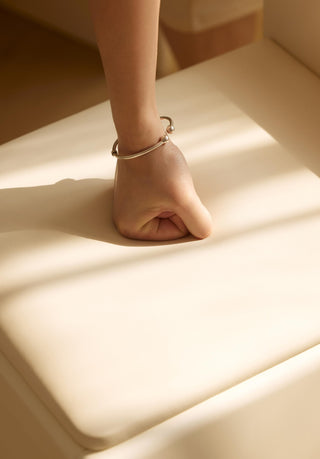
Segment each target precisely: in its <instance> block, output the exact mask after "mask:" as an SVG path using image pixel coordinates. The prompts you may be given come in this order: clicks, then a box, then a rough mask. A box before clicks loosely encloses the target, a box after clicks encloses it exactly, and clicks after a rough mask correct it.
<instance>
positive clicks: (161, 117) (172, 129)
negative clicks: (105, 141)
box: [111, 116, 175, 159]
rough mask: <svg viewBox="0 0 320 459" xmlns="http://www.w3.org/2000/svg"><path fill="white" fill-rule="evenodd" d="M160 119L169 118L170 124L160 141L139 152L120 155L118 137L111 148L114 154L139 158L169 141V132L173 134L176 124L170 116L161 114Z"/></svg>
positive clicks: (121, 157) (118, 156)
mask: <svg viewBox="0 0 320 459" xmlns="http://www.w3.org/2000/svg"><path fill="white" fill-rule="evenodd" d="M160 119H162V120H168V121H169V125H168V126H167V128H166V133H165V134H164V135H163V136H162V137H161V138H160V140H159V142H157V143H156V144H154V145H152V146H151V147H149V148H146V149H145V150H141V151H138V152H137V153H133V154H132V155H119V152H118V144H119V141H118V139H117V140H116V141H115V142H114V144H113V146H112V150H111V154H112V156H115V157H116V158H118V159H133V158H138V157H139V156H143V155H146V154H147V153H150V151H153V150H155V149H156V148H159V147H161V146H162V145H164V144H165V143H167V142H169V136H168V134H172V132H173V131H174V130H175V128H174V124H173V121H172V119H171V118H170V117H169V116H160Z"/></svg>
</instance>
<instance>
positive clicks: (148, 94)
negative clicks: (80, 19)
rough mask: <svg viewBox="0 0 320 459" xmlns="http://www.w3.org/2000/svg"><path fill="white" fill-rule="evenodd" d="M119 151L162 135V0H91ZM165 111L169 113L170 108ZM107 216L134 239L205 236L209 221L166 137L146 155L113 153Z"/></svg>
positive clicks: (149, 142) (131, 150)
mask: <svg viewBox="0 0 320 459" xmlns="http://www.w3.org/2000/svg"><path fill="white" fill-rule="evenodd" d="M90 4H91V10H92V16H93V22H94V26H95V31H96V36H97V42H98V46H99V50H100V55H101V59H102V63H103V67H104V71H105V76H106V81H107V86H108V91H109V95H110V103H111V109H112V116H113V120H114V124H115V127H116V130H117V134H118V139H119V147H118V150H119V154H120V155H128V154H131V153H135V152H137V151H140V150H142V149H145V148H147V147H149V146H151V145H154V144H155V143H156V142H158V141H159V139H160V137H162V136H163V133H164V126H163V124H162V122H161V121H160V115H159V112H158V109H157V103H156V93H155V77H156V63H157V42H158V23H159V9H160V0H91V2H90ZM169 115H170V114H169ZM113 220H114V223H115V225H116V227H117V229H118V231H119V232H120V233H121V234H122V235H124V236H126V237H129V238H132V239H142V240H155V241H156V240H171V239H177V238H181V237H183V236H186V235H187V234H189V233H191V234H192V235H194V236H195V237H197V238H201V239H202V238H205V237H207V236H209V234H210V233H211V229H212V221H211V217H210V214H209V212H208V211H207V209H206V208H205V207H204V206H203V204H202V203H201V201H200V199H199V197H198V195H197V193H196V191H195V189H194V185H193V181H192V177H191V174H190V172H189V169H188V166H187V163H186V161H185V158H184V156H183V154H182V153H181V151H180V150H179V148H178V147H177V146H176V145H174V144H173V143H172V142H171V141H170V142H168V143H167V144H165V145H163V146H161V147H160V148H159V149H157V150H154V151H153V152H151V153H148V154H147V155H144V156H142V157H139V158H135V159H130V160H119V159H118V160H117V167H116V174H115V182H114V201H113Z"/></svg>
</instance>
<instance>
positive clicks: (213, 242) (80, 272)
mask: <svg viewBox="0 0 320 459" xmlns="http://www.w3.org/2000/svg"><path fill="white" fill-rule="evenodd" d="M319 217H320V208H316V209H313V210H310V211H308V212H303V213H301V214H299V215H293V216H289V217H283V218H279V219H273V220H270V221H268V222H265V223H260V224H258V225H256V226H252V227H249V228H244V229H242V230H240V231H239V230H237V231H230V232H228V233H226V234H223V235H221V236H218V237H217V236H213V237H211V238H210V239H207V240H206V241H202V243H201V245H198V244H192V245H189V246H188V250H189V251H195V250H197V251H199V250H202V251H207V250H208V246H218V245H220V244H223V243H225V242H230V241H233V240H236V239H240V238H242V237H247V236H250V235H251V234H256V233H259V232H263V231H266V230H268V229H273V228H277V227H281V226H289V225H293V224H295V223H297V222H302V221H303V220H306V219H316V218H319ZM181 250H182V248H181V247H179V246H175V247H174V248H172V247H171V248H166V249H165V250H163V251H162V252H161V253H160V252H158V253H157V258H164V257H167V256H170V257H171V256H174V255H176V254H177V253H179V252H180V251H181ZM154 256H155V255H154V253H153V252H152V253H149V254H146V253H145V254H144V255H141V256H139V257H135V258H133V259H132V258H130V259H129V258H127V259H121V260H119V261H112V262H110V263H105V262H103V263H99V264H96V265H95V266H91V267H90V268H78V269H74V270H73V271H72V272H69V273H66V272H63V273H60V274H58V275H57V274H56V275H54V276H48V277H47V278H44V279H37V280H34V281H32V282H28V283H26V284H25V285H20V286H19V287H15V288H11V289H8V290H4V291H3V292H2V293H1V294H0V304H3V305H4V303H5V301H6V300H8V299H9V298H10V297H11V296H14V295H17V294H21V293H23V292H26V291H27V290H30V289H32V288H34V287H39V286H44V285H48V284H52V283H55V282H59V281H65V280H66V278H69V279H70V278H75V277H82V276H86V275H88V274H92V273H97V272H103V271H107V270H110V269H112V271H113V272H114V270H115V269H117V268H118V269H119V268H121V266H123V265H126V266H128V265H135V264H139V263H142V262H146V261H147V260H151V259H153V258H154Z"/></svg>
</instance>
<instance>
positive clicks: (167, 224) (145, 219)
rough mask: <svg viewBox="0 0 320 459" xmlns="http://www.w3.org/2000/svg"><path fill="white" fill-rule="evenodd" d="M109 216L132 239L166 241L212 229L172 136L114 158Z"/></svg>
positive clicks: (203, 234) (200, 237)
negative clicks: (135, 154) (157, 144)
mask: <svg viewBox="0 0 320 459" xmlns="http://www.w3.org/2000/svg"><path fill="white" fill-rule="evenodd" d="M113 219H114V222H115V225H116V227H117V228H118V230H119V232H120V233H121V234H122V235H123V236H126V237H128V238H131V239H141V240H153V241H165V240H171V239H178V238H181V237H183V236H186V235H187V234H189V233H191V234H192V235H193V236H195V237H196V238H199V239H203V238H206V237H207V236H209V234H210V233H211V229H212V220H211V216H210V214H209V212H208V210H207V209H206V208H205V207H204V205H203V204H202V203H201V201H200V199H199V197H198V195H197V193H196V191H195V189H194V185H193V181H192V177H191V174H190V171H189V169H188V166H187V163H186V160H185V158H184V156H183V154H182V153H181V151H180V150H179V148H178V147H177V146H176V145H174V144H173V143H172V142H171V141H170V142H168V143H166V144H165V145H163V146H161V147H159V148H158V149H157V150H155V151H153V152H151V153H148V154H146V155H144V156H141V157H139V158H134V159H130V160H118V163H117V169H116V175H115V183H114V201H113Z"/></svg>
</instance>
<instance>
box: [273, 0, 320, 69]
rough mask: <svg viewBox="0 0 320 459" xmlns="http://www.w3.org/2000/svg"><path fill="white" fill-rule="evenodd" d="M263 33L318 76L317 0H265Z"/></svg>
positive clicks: (319, 8) (319, 11)
mask: <svg viewBox="0 0 320 459" xmlns="http://www.w3.org/2000/svg"><path fill="white" fill-rule="evenodd" d="M264 3H265V7H264V24H265V35H266V36H268V37H270V38H272V39H273V40H275V41H276V42H277V43H279V44H280V45H281V46H283V48H285V49H286V50H287V51H289V52H290V53H291V54H292V55H294V56H295V57H297V58H298V59H299V60H301V61H302V62H303V63H304V64H305V65H307V66H308V67H309V68H310V69H311V70H313V71H314V72H316V73H317V74H318V75H319V76H320V1H319V0H308V1H305V0H265V2H264Z"/></svg>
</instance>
